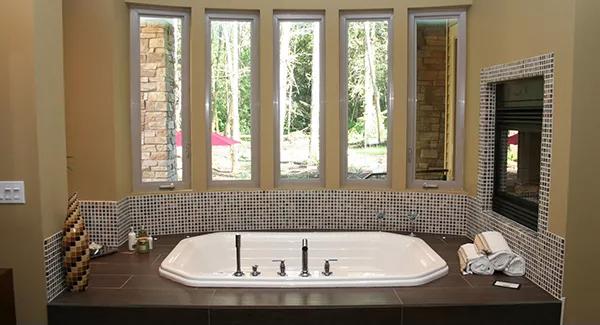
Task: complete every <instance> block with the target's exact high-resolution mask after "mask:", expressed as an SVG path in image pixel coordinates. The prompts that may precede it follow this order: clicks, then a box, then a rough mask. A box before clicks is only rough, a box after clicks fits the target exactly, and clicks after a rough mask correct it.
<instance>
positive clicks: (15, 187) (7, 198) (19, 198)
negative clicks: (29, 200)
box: [0, 181, 25, 204]
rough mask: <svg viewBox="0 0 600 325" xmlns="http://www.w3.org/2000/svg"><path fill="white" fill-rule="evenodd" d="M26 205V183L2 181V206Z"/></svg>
mask: <svg viewBox="0 0 600 325" xmlns="http://www.w3.org/2000/svg"><path fill="white" fill-rule="evenodd" d="M8 203H13V204H14V203H18V204H25V183H24V182H23V181H9V182H5V181H0V204H8Z"/></svg>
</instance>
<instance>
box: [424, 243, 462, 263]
mask: <svg viewBox="0 0 600 325" xmlns="http://www.w3.org/2000/svg"><path fill="white" fill-rule="evenodd" d="M430 246H431V248H433V250H434V251H435V252H436V253H437V254H438V255H439V256H440V257H441V258H442V259H443V260H444V261H446V263H448V264H458V253H457V250H456V249H454V248H449V247H447V246H438V245H430Z"/></svg>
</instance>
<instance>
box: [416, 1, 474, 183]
mask: <svg viewBox="0 0 600 325" xmlns="http://www.w3.org/2000/svg"><path fill="white" fill-rule="evenodd" d="M465 74H466V11H465V10H436V11H422V10H417V11H413V12H411V13H410V15H409V93H408V148H407V149H408V150H407V165H408V168H407V179H408V186H409V187H411V188H425V189H435V188H460V187H461V186H462V183H463V161H464V115H465Z"/></svg>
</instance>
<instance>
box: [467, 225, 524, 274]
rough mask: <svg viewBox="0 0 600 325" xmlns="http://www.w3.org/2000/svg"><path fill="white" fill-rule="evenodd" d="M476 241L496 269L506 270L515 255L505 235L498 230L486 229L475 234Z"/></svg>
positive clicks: (478, 247) (479, 248)
mask: <svg viewBox="0 0 600 325" xmlns="http://www.w3.org/2000/svg"><path fill="white" fill-rule="evenodd" d="M474 243H475V246H477V249H478V250H479V251H481V252H483V253H485V254H487V255H488V258H489V259H490V263H491V264H492V267H493V268H494V270H496V271H502V270H504V269H505V268H506V266H508V263H509V262H510V261H511V260H512V259H513V257H514V256H515V254H514V253H513V252H512V250H511V249H510V247H509V246H508V243H507V242H506V239H504V236H502V234H501V233H499V232H497V231H485V232H482V233H480V234H477V235H475V240H474Z"/></svg>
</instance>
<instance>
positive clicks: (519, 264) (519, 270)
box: [503, 254, 525, 276]
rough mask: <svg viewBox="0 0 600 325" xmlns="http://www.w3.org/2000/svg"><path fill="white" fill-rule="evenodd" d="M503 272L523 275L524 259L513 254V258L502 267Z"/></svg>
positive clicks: (511, 274)
mask: <svg viewBox="0 0 600 325" xmlns="http://www.w3.org/2000/svg"><path fill="white" fill-rule="evenodd" d="M503 272H504V274H506V275H508V276H523V275H525V259H523V258H522V257H521V256H519V255H517V254H514V256H513V258H512V259H511V260H510V262H509V263H508V266H506V268H505V269H504V271H503Z"/></svg>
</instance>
